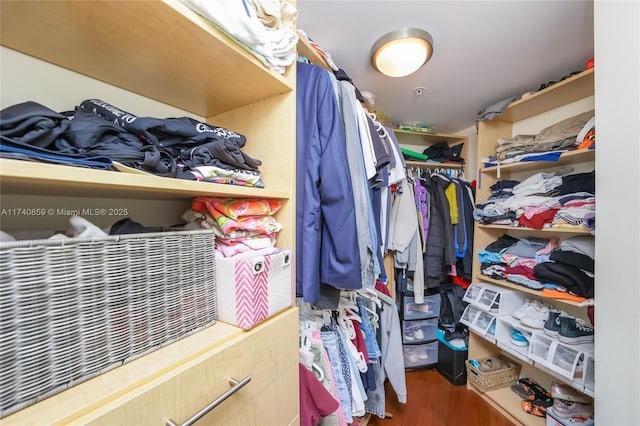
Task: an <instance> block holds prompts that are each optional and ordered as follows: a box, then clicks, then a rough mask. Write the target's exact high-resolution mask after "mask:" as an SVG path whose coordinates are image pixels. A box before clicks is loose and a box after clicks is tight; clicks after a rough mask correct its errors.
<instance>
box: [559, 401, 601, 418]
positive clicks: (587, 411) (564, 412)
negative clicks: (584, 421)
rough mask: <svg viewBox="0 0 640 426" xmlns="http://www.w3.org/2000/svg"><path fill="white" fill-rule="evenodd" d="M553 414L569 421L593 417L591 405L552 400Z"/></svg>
mask: <svg viewBox="0 0 640 426" xmlns="http://www.w3.org/2000/svg"><path fill="white" fill-rule="evenodd" d="M553 412H554V413H556V414H557V415H558V417H562V418H563V419H569V418H571V417H589V416H592V415H593V405H591V404H583V403H582V402H573V401H563V400H562V399H554V400H553Z"/></svg>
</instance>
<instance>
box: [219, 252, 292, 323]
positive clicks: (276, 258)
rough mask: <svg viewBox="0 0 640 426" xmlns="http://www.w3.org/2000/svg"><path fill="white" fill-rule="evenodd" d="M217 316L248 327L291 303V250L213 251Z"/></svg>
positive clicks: (222, 319)
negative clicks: (265, 252) (255, 252)
mask: <svg viewBox="0 0 640 426" xmlns="http://www.w3.org/2000/svg"><path fill="white" fill-rule="evenodd" d="M215 259H216V261H215V262H216V296H217V311H218V319H219V320H220V321H224V322H226V323H229V324H233V325H235V326H238V327H240V328H242V329H244V330H249V329H250V328H253V327H254V326H256V325H257V324H259V323H261V322H262V321H264V320H265V319H267V318H269V317H271V316H273V315H274V314H276V313H278V312H280V311H282V310H284V309H286V308H288V307H290V306H292V305H293V285H292V268H291V251H290V250H280V251H278V252H277V253H274V254H271V255H268V256H253V257H247V256H246V255H244V256H243V255H239V256H232V257H223V256H220V255H219V254H218V253H216V257H215Z"/></svg>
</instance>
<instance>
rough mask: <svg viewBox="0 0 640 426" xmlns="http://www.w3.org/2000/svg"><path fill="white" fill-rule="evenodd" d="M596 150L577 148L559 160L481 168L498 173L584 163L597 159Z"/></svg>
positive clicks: (484, 171) (564, 153) (565, 153)
mask: <svg viewBox="0 0 640 426" xmlns="http://www.w3.org/2000/svg"><path fill="white" fill-rule="evenodd" d="M595 157H596V152H595V150H594V149H588V148H583V149H576V150H574V151H567V152H563V153H562V154H561V155H560V159H558V161H520V162H515V163H507V164H501V165H500V166H491V167H485V168H481V169H480V172H482V173H497V172H498V170H501V171H509V172H515V171H527V170H536V169H541V168H545V167H555V166H562V165H566V164H575V163H584V162H587V161H595Z"/></svg>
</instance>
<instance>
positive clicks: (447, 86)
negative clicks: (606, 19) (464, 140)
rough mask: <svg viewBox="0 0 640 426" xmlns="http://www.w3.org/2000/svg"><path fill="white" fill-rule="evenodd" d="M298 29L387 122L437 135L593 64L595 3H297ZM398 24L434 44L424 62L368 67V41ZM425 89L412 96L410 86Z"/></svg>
mask: <svg viewBox="0 0 640 426" xmlns="http://www.w3.org/2000/svg"><path fill="white" fill-rule="evenodd" d="M297 7H298V28H300V29H302V30H304V31H305V32H306V33H307V34H308V35H309V37H311V38H312V39H313V40H314V41H315V42H317V43H318V44H319V45H320V46H321V47H322V48H323V49H324V50H325V51H327V52H328V53H329V54H330V55H331V56H332V58H333V60H334V62H335V63H336V64H337V65H338V66H339V67H340V68H342V69H344V70H345V71H346V72H347V74H348V75H349V76H350V77H351V78H352V80H353V82H354V84H355V85H356V86H357V87H358V88H359V89H360V90H361V91H362V90H367V91H369V92H371V93H373V95H375V105H374V109H375V110H376V111H378V112H382V113H383V114H384V115H385V116H386V117H387V119H388V120H389V122H390V123H392V124H397V123H399V122H404V123H407V122H422V123H425V124H427V125H429V126H431V127H432V129H433V131H435V132H438V133H456V132H458V131H461V130H464V129H466V128H468V127H470V126H473V125H474V122H475V121H474V119H475V117H476V115H477V113H478V111H480V110H482V109H483V108H485V107H487V106H490V105H492V104H494V103H496V102H498V101H500V100H503V99H506V98H509V97H512V96H520V95H522V94H523V93H525V92H528V91H534V90H536V89H538V87H539V86H540V85H541V84H543V83H547V82H549V81H558V80H559V79H560V78H562V77H563V76H565V75H567V74H569V73H570V72H573V71H579V70H583V69H584V67H585V61H587V60H588V59H590V58H592V57H593V44H594V43H593V0H528V1H525V0H511V1H471V0H468V1H336V0H333V1H331V0H298V1H297ZM405 27H416V28H422V29H424V30H426V31H428V32H429V33H430V34H431V35H432V37H433V44H434V53H433V56H432V58H431V60H430V61H429V62H428V63H427V64H426V65H425V66H424V67H422V68H421V69H420V70H419V71H417V72H416V73H414V74H413V75H410V76H407V77H402V78H392V77H387V76H384V75H382V74H379V73H378V72H376V71H375V70H374V69H373V68H372V67H371V65H370V62H369V53H370V49H371V46H372V45H373V43H374V42H375V41H376V40H377V39H378V38H379V37H380V36H382V35H383V34H385V33H387V32H389V31H393V30H396V29H400V28H405ZM416 87H424V88H425V90H424V94H423V95H422V96H416V95H415V94H414V89H415V88H416Z"/></svg>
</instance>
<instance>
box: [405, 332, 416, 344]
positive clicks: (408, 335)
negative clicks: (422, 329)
mask: <svg viewBox="0 0 640 426" xmlns="http://www.w3.org/2000/svg"><path fill="white" fill-rule="evenodd" d="M404 340H405V341H407V342H412V341H414V340H415V333H414V332H413V331H411V330H405V331H404Z"/></svg>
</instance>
